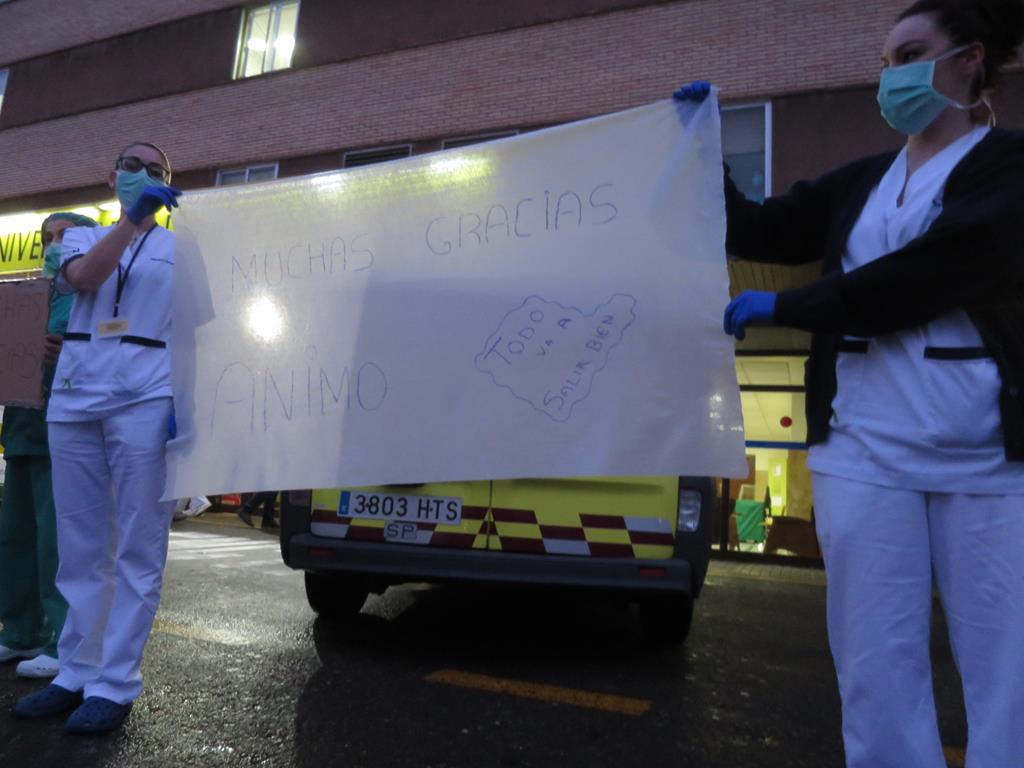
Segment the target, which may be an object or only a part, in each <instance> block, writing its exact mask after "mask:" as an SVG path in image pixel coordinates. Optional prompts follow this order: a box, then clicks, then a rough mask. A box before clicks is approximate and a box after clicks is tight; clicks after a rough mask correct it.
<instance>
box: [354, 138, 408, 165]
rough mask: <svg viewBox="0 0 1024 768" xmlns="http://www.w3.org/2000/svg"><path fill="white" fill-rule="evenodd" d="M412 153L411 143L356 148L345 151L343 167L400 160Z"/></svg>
mask: <svg viewBox="0 0 1024 768" xmlns="http://www.w3.org/2000/svg"><path fill="white" fill-rule="evenodd" d="M410 155H412V144H400V145H398V146H395V147H377V148H376V149H358V150H354V151H352V152H346V153H345V162H344V167H345V168H358V167H359V166H360V165H373V164H374V163H386V162H388V161H389V160H400V159H402V158H403V157H409V156H410Z"/></svg>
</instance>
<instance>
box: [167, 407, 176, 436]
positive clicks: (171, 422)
mask: <svg viewBox="0 0 1024 768" xmlns="http://www.w3.org/2000/svg"><path fill="white" fill-rule="evenodd" d="M177 436H178V420H177V419H175V418H174V411H173V410H172V411H171V415H170V417H169V418H168V419H167V439H168V440H173V439H174V438H176V437H177Z"/></svg>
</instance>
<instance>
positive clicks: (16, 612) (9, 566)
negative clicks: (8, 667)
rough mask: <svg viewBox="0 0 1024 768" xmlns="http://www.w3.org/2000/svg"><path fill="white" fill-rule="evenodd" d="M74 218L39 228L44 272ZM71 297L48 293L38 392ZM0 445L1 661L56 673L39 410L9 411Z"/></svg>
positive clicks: (51, 552)
mask: <svg viewBox="0 0 1024 768" xmlns="http://www.w3.org/2000/svg"><path fill="white" fill-rule="evenodd" d="M95 226H97V224H96V222H95V221H93V220H92V219H90V218H88V217H87V216H81V215H78V214H75V213H54V214H52V215H50V216H48V217H47V218H46V220H45V221H44V222H43V225H42V238H43V248H44V252H43V253H44V256H43V274H44V275H45V276H46V277H53V276H54V275H55V274H56V273H57V269H58V267H59V266H60V243H61V241H62V240H63V237H64V230H65V229H68V228H69V227H95ZM73 301H74V295H73V294H72V295H67V296H65V295H62V294H59V293H57V292H56V291H51V292H50V321H49V325H48V327H47V337H46V352H45V355H44V358H45V362H44V365H45V369H46V370H45V375H44V382H43V385H44V390H45V391H44V394H45V396H46V397H47V398H48V397H49V393H50V386H51V384H52V382H53V372H54V369H55V366H56V362H57V355H58V354H59V352H60V345H61V338H62V336H63V334H64V332H65V330H67V326H68V316H69V315H70V314H71V304H72V302H73ZM0 442H2V443H3V447H4V459H5V461H6V463H7V470H6V477H5V480H4V493H3V505H2V506H0V662H8V661H14V660H16V659H17V660H20V663H19V664H18V666H17V674H18V675H21V676H22V677H53V676H54V675H56V674H57V671H58V664H57V639H58V638H59V637H60V632H61V629H62V628H63V626H64V616H65V615H66V614H67V610H68V604H67V602H65V600H64V598H63V597H62V596H61V594H60V592H59V591H57V587H56V585H55V583H54V582H55V579H56V576H57V530H56V513H55V511H54V506H53V485H52V482H51V474H50V450H49V446H48V444H47V440H46V411H45V410H37V409H34V408H21V407H16V406H8V407H7V408H5V409H4V416H3V432H2V433H0Z"/></svg>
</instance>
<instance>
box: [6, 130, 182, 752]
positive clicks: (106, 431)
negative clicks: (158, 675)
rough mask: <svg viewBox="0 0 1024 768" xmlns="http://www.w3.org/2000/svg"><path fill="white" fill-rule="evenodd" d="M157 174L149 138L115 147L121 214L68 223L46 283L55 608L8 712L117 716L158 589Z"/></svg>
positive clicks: (162, 528) (162, 422) (162, 242)
mask: <svg viewBox="0 0 1024 768" xmlns="http://www.w3.org/2000/svg"><path fill="white" fill-rule="evenodd" d="M170 179H171V171H170V164H169V163H168V160H167V156H166V155H165V154H164V153H163V152H162V151H161V150H160V149H158V148H157V147H155V146H154V145H152V144H148V143H135V144H132V145H130V146H128V147H126V148H125V150H124V151H123V152H122V153H121V154H120V156H119V157H118V158H117V162H116V166H115V170H114V171H112V172H111V173H110V176H109V184H110V186H111V187H112V188H113V189H115V190H116V192H117V196H118V199H119V200H120V202H121V208H122V211H123V215H122V216H121V220H120V221H119V222H118V223H117V224H116V225H114V226H112V227H103V228H99V229H95V230H88V229H81V228H78V229H73V230H70V231H69V232H68V233H67V235H65V237H64V244H63V250H62V254H61V258H62V263H61V267H60V271H59V273H58V275H57V278H56V287H57V290H59V291H63V292H66V293H73V294H74V295H75V303H74V307H73V309H72V311H71V319H70V321H69V323H68V329H69V330H68V332H67V333H66V334H65V336H64V350H63V352H62V353H61V356H60V361H59V363H58V366H57V373H56V377H55V387H54V391H53V395H52V397H51V399H50V407H49V412H48V414H47V420H48V421H49V439H50V449H51V452H52V455H53V484H54V499H55V501H56V509H57V543H58V548H59V552H60V568H59V571H58V574H57V586H58V588H59V589H60V591H61V593H62V594H63V595H64V597H65V598H66V599H67V601H68V614H67V619H66V621H65V623H64V630H63V632H62V633H61V636H60V641H59V643H58V657H59V660H60V670H59V672H58V674H57V677H56V678H55V680H54V681H53V684H51V685H50V686H48V687H47V688H45V689H43V690H42V691H39V692H37V693H34V694H31V695H29V696H26V697H24V698H22V699H21V700H20V701H19V702H18V703H17V705H16V706H15V709H14V714H16V715H18V716H21V717H30V718H34V717H42V716H45V715H51V714H58V713H61V712H66V711H68V710H71V709H74V712H72V713H71V716H70V717H69V718H68V721H67V729H68V730H69V731H72V732H79V733H88V732H95V731H104V730H110V729H112V728H116V727H117V726H118V725H120V724H121V722H122V721H123V720H124V718H125V717H126V716H127V715H128V712H129V711H130V709H131V705H132V701H134V699H135V698H136V697H137V696H138V695H139V693H140V692H141V691H142V675H141V674H140V671H139V667H140V663H141V661H142V652H143V648H144V647H145V644H146V640H147V639H148V637H149V632H150V629H151V627H152V623H153V617H154V615H155V614H156V609H157V604H158V603H159V599H160V586H161V579H162V576H163V568H164V563H165V561H166V558H167V540H168V534H169V530H170V523H171V515H172V512H173V506H174V503H173V502H161V501H160V497H161V495H162V494H163V487H164V478H165V474H166V464H165V457H164V447H165V444H166V442H167V439H168V430H169V424H170V422H171V418H172V414H173V406H172V400H171V382H170V359H169V353H168V349H167V344H168V342H169V340H170V332H171V276H172V275H171V270H172V267H173V264H174V236H173V235H172V234H171V233H170V232H168V231H167V230H165V229H164V228H162V227H160V226H159V225H158V224H157V223H156V221H155V219H154V214H155V213H156V212H157V211H158V210H159V209H160V208H161V207H163V206H167V207H172V206H175V205H176V204H177V203H176V198H177V195H179V194H180V192H179V191H178V190H176V189H174V188H173V187H169V186H168V183H169V182H170ZM115 542H116V553H115V552H113V551H112V545H113V544H114V543H115Z"/></svg>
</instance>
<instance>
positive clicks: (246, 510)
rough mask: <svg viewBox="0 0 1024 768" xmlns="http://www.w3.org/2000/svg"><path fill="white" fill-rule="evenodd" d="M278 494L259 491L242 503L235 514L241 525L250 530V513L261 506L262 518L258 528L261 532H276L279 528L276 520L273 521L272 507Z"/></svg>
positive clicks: (251, 525) (277, 492)
mask: <svg viewBox="0 0 1024 768" xmlns="http://www.w3.org/2000/svg"><path fill="white" fill-rule="evenodd" d="M279 493H280V491H260V492H258V493H254V494H252V495H251V496H250V497H249V498H248V499H246V500H245V501H244V502H243V503H242V506H241V507H239V508H238V512H237V513H236V514H237V515H238V517H239V518H241V520H242V522H243V523H245V524H246V525H248V526H249V527H250V528H252V527H253V524H252V513H253V512H255V511H256V510H257V509H259V508H260V506H262V507H263V516H262V520H261V522H260V528H262V529H263V530H276V529H277V528H279V527H280V526H279V525H278V524H277V520H275V519H274V505H275V504H277V495H278V494H279Z"/></svg>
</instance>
